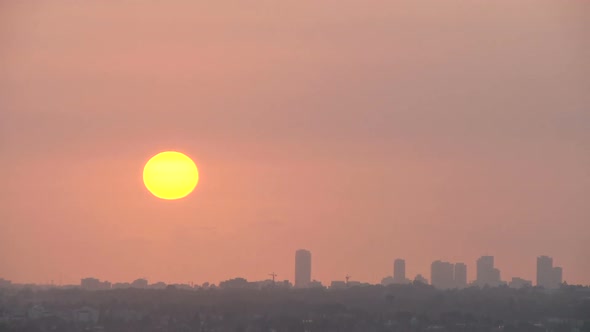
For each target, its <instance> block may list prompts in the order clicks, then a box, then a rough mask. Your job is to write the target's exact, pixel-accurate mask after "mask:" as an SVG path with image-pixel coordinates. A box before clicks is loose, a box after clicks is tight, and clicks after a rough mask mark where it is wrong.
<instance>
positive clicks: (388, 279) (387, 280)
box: [381, 276, 394, 286]
mask: <svg viewBox="0 0 590 332" xmlns="http://www.w3.org/2000/svg"><path fill="white" fill-rule="evenodd" d="M393 283H394V282H393V277H392V276H387V277H385V278H383V279H381V285H383V286H389V285H392V284H393Z"/></svg>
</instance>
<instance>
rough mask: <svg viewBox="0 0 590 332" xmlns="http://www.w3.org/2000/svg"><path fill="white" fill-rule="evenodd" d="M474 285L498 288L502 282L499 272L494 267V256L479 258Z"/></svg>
mask: <svg viewBox="0 0 590 332" xmlns="http://www.w3.org/2000/svg"><path fill="white" fill-rule="evenodd" d="M476 272H477V276H476V284H478V285H479V286H485V285H488V286H492V287H495V286H498V285H499V284H500V283H501V282H502V281H501V280H502V279H501V278H500V270H498V269H496V268H495V267H494V256H481V257H480V258H479V259H478V260H477V271H476Z"/></svg>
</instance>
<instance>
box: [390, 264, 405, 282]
mask: <svg viewBox="0 0 590 332" xmlns="http://www.w3.org/2000/svg"><path fill="white" fill-rule="evenodd" d="M393 282H394V283H396V284H405V283H406V261H405V260H403V259H396V260H395V261H394V262H393Z"/></svg>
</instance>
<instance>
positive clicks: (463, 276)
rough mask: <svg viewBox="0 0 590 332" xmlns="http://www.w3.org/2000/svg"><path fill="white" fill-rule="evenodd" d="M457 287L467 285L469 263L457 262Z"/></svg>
mask: <svg viewBox="0 0 590 332" xmlns="http://www.w3.org/2000/svg"><path fill="white" fill-rule="evenodd" d="M455 287H457V288H465V287H467V265H465V264H464V263H456V264H455Z"/></svg>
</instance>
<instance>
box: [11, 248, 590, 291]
mask: <svg viewBox="0 0 590 332" xmlns="http://www.w3.org/2000/svg"><path fill="white" fill-rule="evenodd" d="M536 262H537V263H536V275H535V278H531V279H527V278H523V277H522V276H511V277H508V278H506V279H505V280H503V279H502V278H501V271H500V269H499V268H498V267H496V266H495V259H494V256H490V255H484V256H480V257H479V258H478V259H477V260H476V262H475V264H474V265H475V270H476V272H475V273H476V276H475V278H474V279H473V280H469V279H468V277H467V276H468V270H469V269H468V265H467V264H465V263H462V262H457V263H450V262H446V261H441V260H435V261H433V262H432V263H431V265H430V271H429V272H430V281H428V279H424V277H423V276H422V275H423V274H422V273H417V274H416V275H415V277H413V278H408V276H407V275H406V271H405V263H406V261H405V259H400V258H396V259H394V260H393V264H392V267H393V273H392V274H391V275H386V276H384V277H383V278H381V281H380V282H376V283H372V282H370V281H366V280H350V285H360V284H361V283H368V284H384V285H388V284H408V283H411V282H413V281H420V282H423V283H426V284H430V285H432V286H434V287H435V288H439V289H454V288H457V289H461V288H466V287H471V286H477V287H484V286H489V287H497V286H500V285H508V286H510V287H513V288H521V287H524V286H527V285H529V286H543V287H544V288H546V289H555V288H558V287H559V285H560V284H562V283H563V282H565V283H567V280H564V279H563V268H562V267H557V266H555V267H554V266H553V257H549V256H546V255H541V256H537V260H536ZM265 276H266V277H267V278H266V279H265V278H263V279H256V278H254V280H257V281H258V282H262V281H272V282H273V283H274V280H275V277H279V278H277V281H278V282H280V283H282V282H290V283H291V285H292V287H294V288H310V287H312V288H313V287H319V286H322V285H323V287H333V288H342V287H345V286H348V285H349V278H350V275H349V274H348V273H346V275H345V276H344V277H342V278H333V279H331V280H329V281H328V280H318V279H316V278H314V276H313V264H312V253H311V251H309V250H306V249H298V250H296V251H295V269H294V273H293V278H292V279H290V278H283V276H281V275H279V274H276V273H274V272H272V273H268V274H266V275H265ZM269 276H270V277H271V278H268V277H269ZM235 278H238V279H240V278H244V276H242V275H234V276H233V277H230V278H228V279H225V280H219V281H218V282H209V281H206V282H203V283H202V284H206V285H209V284H211V285H216V284H217V283H222V282H224V281H228V280H232V279H235ZM80 280H81V282H80V285H81V287H82V288H84V289H88V290H100V289H110V288H111V286H112V287H113V288H126V287H136V288H148V280H149V279H146V278H145V277H142V278H138V279H135V280H134V281H133V282H131V283H130V282H129V281H118V282H111V281H109V280H101V279H99V278H95V277H84V278H81V279H80ZM246 280H251V279H250V278H246ZM533 280H535V281H533ZM2 282H4V283H6V282H11V281H9V280H6V279H3V278H2V276H0V286H2ZM167 284H171V285H179V286H181V287H185V286H186V285H191V288H192V285H196V286H199V285H200V284H199V283H198V282H197V283H195V282H194V281H193V280H191V281H189V282H187V283H178V282H171V283H165V282H162V281H157V282H156V283H155V284H149V287H150V288H154V287H155V288H164V287H165V286H166V285H167ZM7 285H8V284H7ZM42 285H54V283H53V280H52V282H51V283H45V284H42ZM581 285H583V286H590V283H589V284H581Z"/></svg>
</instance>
